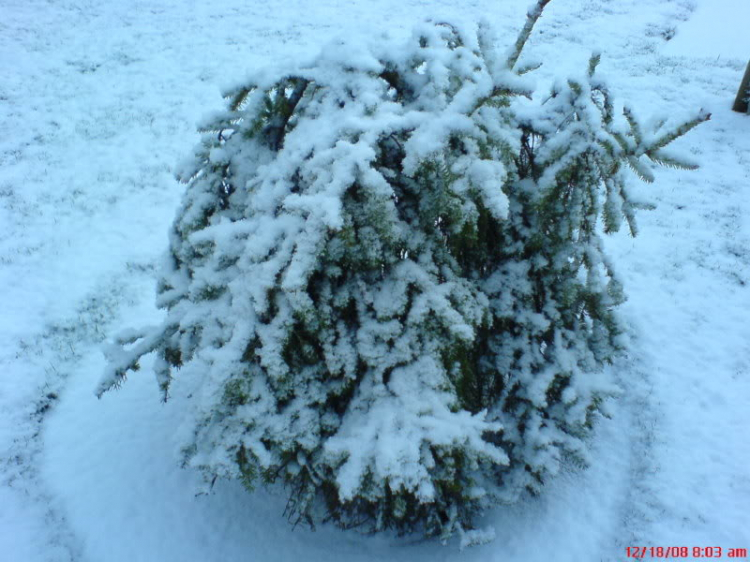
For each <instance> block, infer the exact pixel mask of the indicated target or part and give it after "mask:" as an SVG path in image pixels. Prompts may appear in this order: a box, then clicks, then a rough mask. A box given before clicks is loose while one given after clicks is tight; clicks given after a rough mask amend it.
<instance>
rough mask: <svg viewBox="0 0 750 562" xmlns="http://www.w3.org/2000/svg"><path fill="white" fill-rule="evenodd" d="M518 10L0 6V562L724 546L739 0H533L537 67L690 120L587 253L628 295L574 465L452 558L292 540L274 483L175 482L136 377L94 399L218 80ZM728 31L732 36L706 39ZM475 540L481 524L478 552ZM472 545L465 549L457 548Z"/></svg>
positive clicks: (744, 480) (742, 510)
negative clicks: (354, 41)
mask: <svg viewBox="0 0 750 562" xmlns="http://www.w3.org/2000/svg"><path fill="white" fill-rule="evenodd" d="M529 3H530V0H506V1H500V0H496V1H488V0H487V1H485V0H467V1H463V2H460V3H458V2H448V1H440V2H433V3H426V2H421V1H417V0H407V1H399V2H397V1H395V0H384V1H382V2H377V3H374V2H365V1H352V2H338V1H334V0H324V1H321V2H316V3H307V2H300V1H293V0H283V1H281V0H277V1H273V2H263V3H260V2H257V3H256V2H248V1H247V0H219V1H215V2H209V3H203V2H195V1H190V0H150V1H146V0H142V1H135V2H132V3H124V2H123V3H120V2H106V1H104V0H61V1H59V2H54V3H50V2H46V1H41V0H25V1H23V2H18V1H13V0H0V13H1V14H2V18H0V63H1V64H2V70H3V72H2V74H3V79H2V80H1V81H0V342H2V343H1V344H0V366H1V367H2V373H3V374H2V376H1V377H0V560H3V561H6V560H7V561H9V562H53V561H54V562H58V561H70V560H73V561H81V562H89V561H91V562H98V561H112V562H118V561H134V560H142V561H154V562H168V561H172V560H174V561H178V560H179V561H185V562H193V561H194V562H203V561H212V560H227V559H242V560H258V561H279V562H287V561H291V560H297V559H303V560H310V561H312V562H315V561H317V560H321V561H323V560H325V561H330V560H342V561H374V560H385V559H393V560H397V561H398V560H404V561H407V560H408V561H421V560H424V561H427V560H430V561H431V560H458V559H461V560H477V561H491V560H498V561H500V560H512V561H516V560H517V561H522V562H536V561H548V560H556V561H576V562H578V561H600V560H611V561H615V560H624V559H625V558H626V550H625V548H626V547H627V546H646V547H651V546H653V547H659V546H663V547H666V546H687V547H690V552H691V553H692V547H708V546H715V547H721V548H722V549H724V557H726V555H727V551H728V549H730V548H748V547H750V512H749V511H748V506H749V505H750V471H748V466H749V465H750V440H748V439H747V428H748V427H750V408H748V407H747V404H748V400H750V322H748V320H747V318H748V313H749V312H750V288H749V286H748V284H749V283H750V224H749V222H748V216H750V197H748V196H747V189H748V185H750V117H748V116H745V115H740V114H737V113H733V112H731V111H730V109H729V108H730V107H731V103H732V101H733V100H734V96H735V94H736V90H737V87H738V85H739V81H740V78H741V76H742V73H743V71H744V68H745V64H746V63H747V59H748V57H750V47H749V46H748V39H747V38H748V37H749V36H750V34H748V33H747V26H748V23H747V22H748V20H750V13H748V11H749V10H750V5H749V4H748V2H747V0H699V1H694V0H653V1H649V2H642V1H638V0H616V1H615V0H567V1H565V0H553V1H552V3H551V4H550V5H549V7H548V8H547V10H546V11H545V14H544V16H543V17H542V19H541V21H540V23H539V25H538V28H537V29H536V31H535V34H534V36H533V38H532V41H531V45H530V46H529V48H528V51H527V53H526V54H527V56H533V57H534V58H537V59H542V60H544V61H545V66H544V67H543V68H542V69H541V70H540V71H539V73H538V76H537V80H540V81H546V80H548V79H550V78H551V77H552V76H565V75H566V74H567V73H580V72H582V71H583V69H585V65H586V63H587V60H588V56H589V54H590V52H591V51H592V50H595V49H598V50H601V52H602V54H603V62H602V64H601V67H600V71H601V72H602V73H603V74H604V75H606V76H608V79H609V82H610V83H611V84H612V87H613V90H614V91H615V92H616V93H617V95H618V98H619V99H620V100H621V101H625V100H627V101H629V102H630V105H631V106H632V107H634V108H635V110H636V111H638V112H639V114H640V115H642V116H643V117H648V116H649V115H652V114H653V115H655V116H657V117H659V116H668V117H671V116H675V117H680V116H684V115H686V114H688V113H689V112H690V111H691V110H694V109H697V108H698V107H701V106H702V107H704V108H706V109H707V110H709V111H711V112H712V114H713V117H712V120H711V121H710V122H709V123H707V124H704V125H702V126H700V127H699V128H697V129H696V130H694V131H693V132H691V133H690V134H689V135H688V136H687V137H686V138H685V139H682V140H680V141H679V142H680V148H681V149H682V151H683V152H686V153H688V154H690V155H691V156H692V157H693V158H694V159H695V160H697V161H698V162H700V164H701V168H700V170H698V171H696V172H685V171H679V170H660V171H658V173H657V177H656V182H655V183H654V184H651V185H645V184H639V183H638V182H637V180H636V179H635V178H634V179H633V184H634V189H637V190H638V191H639V193H640V194H641V195H642V197H643V199H645V200H648V201H650V202H652V203H654V204H655V205H656V209H655V210H654V211H650V212H644V213H641V215H640V217H639V218H640V227H641V229H640V230H641V234H640V236H639V237H637V238H635V239H632V238H629V237H628V236H627V235H626V234H625V233H622V234H618V235H617V236H614V237H610V238H609V239H608V240H607V243H608V248H607V249H608V251H609V253H610V254H611V255H612V257H613V260H614V262H615V264H617V265H618V269H619V271H620V274H621V276H622V278H623V281H624V284H625V290H626V293H627V294H628V295H629V301H628V302H627V303H626V304H625V305H623V308H624V310H623V312H624V315H625V316H626V319H627V321H628V323H629V324H630V326H631V328H632V344H631V352H630V354H629V356H628V357H626V358H623V359H622V360H621V361H620V362H619V363H618V364H617V365H615V366H614V374H615V376H616V377H617V379H618V380H619V381H620V385H621V386H622V387H623V388H624V389H625V393H624V395H623V396H622V398H621V399H619V400H618V401H617V402H615V403H614V404H613V405H612V409H613V411H614V416H613V419H612V420H603V422H602V423H601V424H599V428H598V430H597V431H596V433H595V435H594V437H593V441H592V445H591V448H592V451H593V454H592V462H593V464H592V466H591V468H589V469H588V470H575V469H573V468H570V469H569V470H567V471H566V472H565V473H564V474H562V475H561V476H559V477H557V478H556V479H555V480H553V481H552V482H551V483H550V484H549V485H548V486H547V489H546V491H545V493H544V494H543V495H541V496H540V497H538V498H526V499H524V500H523V501H521V502H519V503H517V504H514V505H512V506H508V507H502V508H498V509H496V510H495V511H493V512H491V513H488V514H487V516H486V517H485V518H484V520H483V521H481V524H480V528H481V529H482V531H480V532H479V533H478V534H477V537H479V538H480V539H481V538H490V537H492V536H493V534H494V537H495V538H494V540H493V541H491V542H489V543H487V544H483V545H481V546H477V547H472V548H469V549H466V550H463V551H460V550H459V541H458V539H457V540H456V541H454V542H452V543H449V544H448V545H447V546H442V545H440V544H439V543H436V542H422V541H414V540H411V539H410V538H408V537H401V538H399V537H395V536H390V535H381V536H375V537H363V536H360V535H358V534H357V533H356V532H341V531H339V530H336V529H333V528H329V527H327V526H323V527H322V528H319V529H317V531H315V532H313V531H310V530H308V529H304V528H300V527H298V528H296V529H292V528H291V527H290V526H289V525H288V524H287V523H286V521H285V520H284V519H283V517H282V512H283V510H284V496H283V494H282V493H281V492H279V491H275V490H271V491H258V492H256V493H254V494H248V493H245V491H244V490H243V489H242V487H241V486H240V485H239V484H238V483H233V482H217V483H216V485H215V487H214V489H213V490H212V492H211V493H210V494H207V495H199V496H196V495H195V488H196V486H197V484H198V483H199V478H198V476H197V475H196V474H195V473H193V472H191V471H189V470H182V469H180V468H179V466H178V464H177V461H176V452H175V451H174V435H173V434H174V431H175V427H176V426H177V424H178V421H177V420H179V418H180V413H179V412H176V411H174V409H173V408H172V404H171V403H169V402H168V403H166V404H162V403H160V402H159V392H158V390H157V387H156V382H155V380H154V377H153V375H152V374H151V373H150V372H149V371H150V365H148V364H144V365H143V369H142V371H141V372H139V373H136V374H135V375H133V376H131V377H130V380H129V381H128V382H127V384H125V385H124V386H123V388H122V389H121V390H119V391H117V392H115V393H110V394H108V395H106V396H105V397H104V398H103V399H102V400H99V401H98V400H96V398H95V397H94V395H93V390H94V388H95V385H96V383H97V381H98V380H99V377H100V375H101V372H102V369H103V367H104V359H103V355H102V352H101V344H102V343H103V342H104V341H105V340H106V339H108V338H109V337H111V335H112V334H113V333H114V332H116V331H118V330H119V329H120V328H122V327H129V326H141V325H144V324H149V323H157V322H158V321H159V320H160V319H161V317H162V316H161V315H162V313H161V312H160V311H158V310H156V309H155V307H154V306H153V304H152V303H153V279H154V268H155V264H156V263H157V260H158V259H159V257H160V255H161V254H162V252H163V251H164V249H165V248H166V244H167V238H166V232H167V229H168V227H169V224H170V222H171V220H172V218H173V215H174V211H175V208H176V205H177V202H178V200H179V197H180V195H181V190H182V187H181V186H180V185H178V184H177V183H176V182H175V181H174V179H173V177H172V176H173V172H174V167H175V165H176V163H177V162H179V161H180V160H181V159H182V158H183V157H184V156H185V155H186V154H188V153H189V152H190V150H191V148H192V146H193V145H194V144H195V142H196V140H197V138H198V136H197V134H196V133H195V132H194V131H195V127H194V124H195V122H196V121H198V120H199V119H200V118H201V116H202V115H203V114H205V113H206V112H208V111H213V110H217V109H220V108H221V107H222V101H221V99H220V97H219V94H218V92H219V88H220V86H222V85H224V84H226V83H227V82H232V81H234V80H236V79H237V78H238V77H241V76H243V75H244V74H245V73H246V71H247V70H248V69H250V68H255V67H258V66H264V65H272V64H275V63H278V62H280V61H288V60H290V59H296V58H300V57H307V56H309V55H311V54H314V53H315V52H317V51H318V50H319V49H320V47H321V46H322V45H323V44H324V43H326V42H327V41H328V40H330V39H331V38H332V37H335V36H337V35H342V34H343V35H353V36H356V35H360V36H362V35H372V34H375V33H380V32H382V31H385V30H390V31H391V33H392V34H394V35H402V36H406V34H407V33H408V32H409V30H410V28H411V27H412V26H413V25H414V24H416V23H419V22H421V21H424V20H425V19H427V18H430V19H432V20H434V21H446V20H447V21H458V22H462V23H465V24H471V22H475V21H478V20H479V19H481V18H483V17H486V18H488V19H490V20H492V22H493V23H494V24H495V25H496V26H497V27H498V30H499V32H500V33H499V35H500V41H501V42H505V43H510V41H512V39H513V38H514V37H515V34H516V32H517V30H518V29H519V27H520V26H521V25H522V23H523V17H524V14H525V9H526V8H527V7H528V6H527V5H528V4H529ZM733 38H734V39H733ZM480 535H481V537H480ZM480 542H481V541H480Z"/></svg>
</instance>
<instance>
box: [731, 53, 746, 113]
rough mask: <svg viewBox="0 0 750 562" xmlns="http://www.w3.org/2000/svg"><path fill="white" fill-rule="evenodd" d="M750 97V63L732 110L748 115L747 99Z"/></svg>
mask: <svg viewBox="0 0 750 562" xmlns="http://www.w3.org/2000/svg"><path fill="white" fill-rule="evenodd" d="M749 96H750V62H748V63H747V68H746V69H745V76H744V77H743V78H742V82H740V89H739V90H738V91H737V98H736V99H735V100H734V105H733V106H732V109H733V110H734V111H739V112H740V113H748V107H747V106H748V104H747V98H748V97H749Z"/></svg>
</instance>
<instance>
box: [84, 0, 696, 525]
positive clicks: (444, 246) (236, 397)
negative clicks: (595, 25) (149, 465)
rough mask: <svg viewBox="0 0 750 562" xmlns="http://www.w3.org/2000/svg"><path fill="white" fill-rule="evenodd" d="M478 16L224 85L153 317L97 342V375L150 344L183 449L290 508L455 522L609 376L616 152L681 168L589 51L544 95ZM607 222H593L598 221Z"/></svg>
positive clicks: (506, 492) (542, 467) (524, 482)
mask: <svg viewBox="0 0 750 562" xmlns="http://www.w3.org/2000/svg"><path fill="white" fill-rule="evenodd" d="M547 1H548V0H542V1H540V2H539V3H538V5H537V6H536V7H535V8H533V9H532V10H531V11H530V13H529V17H528V21H527V24H526V26H525V27H524V29H523V30H522V32H521V34H520V36H519V38H518V40H517V42H516V43H515V45H514V46H512V47H511V48H510V49H509V53H508V54H507V55H504V56H503V55H500V54H499V53H498V52H497V51H496V48H495V41H494V39H493V38H492V36H491V33H490V30H489V27H488V26H487V25H486V24H483V25H481V26H480V27H479V29H478V32H473V31H463V30H459V29H457V28H455V27H453V26H451V25H448V24H438V25H425V26H423V27H420V28H418V29H417V30H416V31H415V33H414V35H413V36H412V37H411V39H409V40H408V41H407V42H406V43H405V44H395V45H394V44H391V43H389V42H388V41H384V40H380V41H377V42H374V43H373V44H372V45H371V46H369V47H367V48H365V47H361V48H358V49H356V48H354V47H352V46H347V47H346V48H343V47H342V46H341V45H338V44H333V45H331V46H329V47H328V48H326V49H325V50H324V51H323V52H322V53H321V54H320V56H319V57H317V58H316V59H314V60H313V61H312V62H310V63H308V64H302V65H299V66H292V67H288V68H273V69H270V70H266V71H265V72H260V73H258V74H256V75H255V76H254V77H253V78H252V79H251V80H248V81H247V82H241V83H239V84H238V85H236V86H235V87H233V88H231V89H229V90H228V91H227V93H226V97H227V99H228V100H229V102H228V106H227V108H226V110H224V111H223V112H220V113H218V114H215V115H212V116H211V117H210V118H209V119H207V120H206V121H205V123H204V124H203V126H202V128H201V129H202V131H203V132H204V137H203V142H202V143H201V144H200V145H199V146H198V149H197V151H196V153H195V156H194V157H193V158H192V159H191V160H190V162H189V163H188V164H187V165H186V166H185V168H184V170H183V171H182V172H181V173H180V175H179V177H180V179H181V180H182V181H184V182H185V183H187V191H186V194H185V197H184V200H183V202H182V206H181V208H180V210H179V212H178V214H177V219H176V220H175V223H174V226H173V229H172V231H171V246H170V251H169V256H168V260H167V263H166V265H165V266H164V269H163V271H162V272H161V280H160V282H159V287H158V294H159V297H158V305H159V306H160V307H162V308H164V309H166V310H167V316H166V319H165V320H164V323H163V324H162V325H161V326H158V327H156V328H149V329H144V330H142V331H135V332H132V333H127V334H123V335H122V336H120V337H119V338H118V340H117V342H116V343H115V344H114V345H112V346H110V348H109V349H108V356H109V361H110V363H109V368H108V371H107V373H106V374H105V376H104V378H103V379H102V382H101V385H100V386H99V389H98V393H99V394H100V395H101V393H103V392H105V391H106V390H107V389H109V388H110V387H112V386H114V385H117V384H118V383H119V382H120V381H121V380H122V379H123V377H124V376H125V375H126V373H127V372H128V371H132V370H135V369H137V368H138V360H139V359H140V358H141V357H142V356H143V355H144V354H147V353H150V352H156V356H157V358H156V366H155V369H156V375H157V377H158V381H159V385H160V387H161V389H162V391H163V393H164V398H165V399H166V398H167V396H168V392H169V389H170V387H171V385H172V384H185V385H188V386H189V387H190V388H191V389H193V390H192V391H191V392H192V394H191V396H192V398H191V400H192V401H193V404H192V410H191V411H190V412H189V413H188V414H187V418H186V419H187V421H186V423H187V424H188V426H189V427H190V435H191V437H190V439H189V440H188V443H186V445H185V448H184V451H185V460H186V464H188V465H190V466H192V467H196V468H199V469H201V470H202V471H204V472H205V474H206V476H207V478H208V480H209V481H211V480H213V479H215V478H217V477H221V478H239V479H241V480H242V481H244V482H245V483H246V484H247V485H248V486H253V485H254V484H255V483H256V481H258V480H259V479H260V480H261V481H265V482H272V481H276V480H280V481H282V482H284V483H285V484H286V485H287V486H288V489H289V504H288V514H289V515H290V517H291V518H292V519H294V520H295V521H299V520H303V521H309V522H314V521H319V520H325V519H331V520H333V521H335V522H336V523H338V524H339V525H341V526H344V527H350V526H364V527H365V528H366V529H368V530H381V529H386V528H395V529H397V530H399V531H412V530H420V531H422V532H424V533H426V534H428V535H440V536H442V537H447V536H450V535H451V534H452V533H454V532H456V531H459V532H463V531H467V530H469V529H471V526H472V518H473V516H474V515H475V514H476V513H477V512H478V511H480V510H481V509H483V508H485V507H486V506H488V505H492V504H493V503H497V502H502V501H512V500H513V499H514V498H516V497H517V496H518V495H519V493H521V492H522V491H523V490H534V491H535V490H538V489H539V487H540V485H541V484H542V482H543V481H544V479H545V477H546V476H548V475H550V474H554V473H555V472H556V471H557V470H558V467H559V465H560V463H561V461H562V460H563V459H564V458H566V457H570V458H574V459H579V460H581V461H585V459H586V452H585V445H584V441H583V438H584V436H585V434H586V432H587V430H588V429H589V428H590V426H591V423H592V421H593V420H594V418H595V417H596V415H597V413H598V412H599V411H600V409H601V406H602V401H603V400H604V399H605V398H606V397H608V396H610V395H612V394H613V393H614V392H615V386H614V385H613V383H612V381H611V380H610V379H609V378H608V377H607V376H606V375H605V371H604V370H603V368H602V367H603V365H604V364H605V363H607V362H609V361H611V359H612V358H613V356H614V355H615V353H616V352H617V350H618V349H620V347H621V339H620V338H621V328H620V325H619V324H618V319H617V315H616V313H615V307H616V305H617V304H618V303H620V302H622V300H623V290H622V287H621V286H620V284H619V283H618V281H617V277H616V275H615V273H614V269H613V264H612V263H611V262H610V260H609V259H608V258H607V256H605V255H604V253H603V251H602V241H601V237H600V231H601V230H603V231H605V232H611V231H615V230H617V229H618V228H619V227H620V224H621V222H622V221H623V220H624V221H626V222H627V224H628V226H629V228H630V230H631V232H632V233H633V234H635V232H636V226H635V219H634V211H635V209H637V208H638V206H639V204H638V202H637V201H635V200H633V198H632V197H631V195H630V193H629V191H628V188H627V178H626V176H627V173H626V170H627V169H632V170H634V171H635V172H636V173H637V175H638V176H640V177H641V178H642V179H645V180H647V181H651V180H652V179H653V176H652V173H651V171H650V168H649V164H648V161H649V160H650V161H651V162H655V163H657V164H666V165H670V166H679V167H685V168H691V167H693V166H692V165H691V164H690V163H687V162H683V161H682V160H680V159H678V158H677V157H675V156H673V155H671V154H669V153H667V152H665V150H664V147H665V146H666V145H668V144H669V143H670V142H672V141H673V140H674V139H676V138H677V137H679V136H681V135H683V134H685V133H686V132H687V131H688V130H690V129H691V128H692V127H694V126H695V125H697V124H698V123H699V122H701V121H703V120H705V119H707V118H708V116H707V115H706V114H703V113H701V114H699V115H698V116H696V117H695V118H694V119H692V120H689V121H687V122H686V123H683V124H680V125H679V126H675V127H672V128H667V129H665V128H664V123H658V124H657V125H656V126H655V127H652V128H650V129H645V128H644V127H643V126H642V125H641V124H640V122H639V121H638V119H637V118H636V116H635V114H634V113H633V112H632V111H631V110H630V109H627V108H626V109H625V110H624V111H623V112H622V113H623V115H624V118H622V117H621V115H620V112H616V111H615V106H614V104H613V102H612V99H611V96H610V93H609V90H608V89H607V87H606V85H605V83H604V82H603V81H602V80H601V79H600V78H599V77H598V75H597V74H596V67H597V63H598V61H599V57H598V56H595V57H593V58H592V59H591V61H590V64H589V67H588V71H587V72H584V73H583V74H582V76H580V77H578V78H573V79H568V80H565V81H561V82H560V83H559V84H558V85H556V86H555V88H554V89H553V91H552V92H551V94H549V95H546V96H539V95H535V94H534V91H533V85H532V83H531V82H529V81H528V79H527V78H526V77H523V76H522V74H524V72H525V71H526V70H528V68H523V67H522V66H519V65H518V62H517V61H518V59H519V55H520V53H521V49H522V47H523V45H524V43H525V42H526V39H527V38H528V36H529V33H530V31H531V29H532V27H533V24H534V22H535V21H536V19H537V18H538V17H539V15H540V13H541V10H542V8H543V7H544V5H545V4H546V3H547ZM600 222H601V223H602V224H603V229H602V228H601V227H600Z"/></svg>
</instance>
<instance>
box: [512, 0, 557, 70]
mask: <svg viewBox="0 0 750 562" xmlns="http://www.w3.org/2000/svg"><path fill="white" fill-rule="evenodd" d="M551 1H552V0H539V1H538V2H537V3H536V6H534V7H533V8H531V10H529V12H528V13H527V14H526V24H525V25H524V26H523V29H522V30H521V32H520V33H519V34H518V39H516V43H515V45H514V46H513V51H512V52H511V55H510V57H508V62H507V65H508V68H509V69H511V70H513V67H514V66H515V65H516V63H517V62H518V59H519V57H520V56H521V51H523V48H524V45H526V41H528V40H529V35H531V31H532V30H533V29H534V25H535V24H536V22H537V20H538V19H539V17H540V16H541V15H542V11H543V10H544V8H545V6H547V4H549V3H550V2H551Z"/></svg>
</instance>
